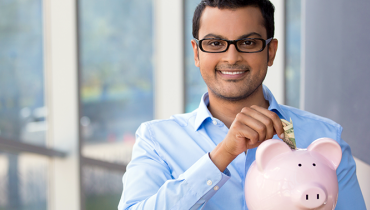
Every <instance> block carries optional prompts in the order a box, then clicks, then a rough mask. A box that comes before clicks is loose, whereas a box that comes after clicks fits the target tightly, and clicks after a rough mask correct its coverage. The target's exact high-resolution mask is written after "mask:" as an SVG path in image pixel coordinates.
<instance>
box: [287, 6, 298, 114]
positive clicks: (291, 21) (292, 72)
mask: <svg viewBox="0 0 370 210" xmlns="http://www.w3.org/2000/svg"><path fill="white" fill-rule="evenodd" d="M285 8H286V13H285V14H286V20H285V21H286V28H285V36H286V43H285V46H286V64H285V65H286V67H285V101H286V104H287V105H289V106H293V107H296V108H299V107H300V104H299V100H300V89H301V88H300V83H301V82H300V81H301V80H300V79H301V76H300V75H301V74H300V72H301V1H300V0H298V1H297V0H287V1H286V4H285Z"/></svg>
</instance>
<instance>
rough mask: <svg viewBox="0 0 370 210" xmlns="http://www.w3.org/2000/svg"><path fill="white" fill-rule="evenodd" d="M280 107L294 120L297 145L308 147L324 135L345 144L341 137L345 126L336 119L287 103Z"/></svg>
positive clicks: (342, 144)
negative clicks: (287, 104)
mask: <svg viewBox="0 0 370 210" xmlns="http://www.w3.org/2000/svg"><path fill="white" fill-rule="evenodd" d="M280 107H281V109H282V110H283V111H284V113H285V115H286V117H287V118H288V119H287V120H290V119H292V121H293V127H294V135H295V138H296V142H297V147H300V148H306V147H308V146H309V145H310V144H311V143H312V142H313V141H314V140H316V139H319V138H323V137H327V138H331V139H334V140H336V141H337V142H338V143H339V144H340V145H341V146H345V143H344V142H343V141H342V139H341V135H342V130H343V128H342V126H341V125H339V124H338V123H336V122H335V121H333V120H331V119H328V118H325V117H322V116H319V115H316V114H313V113H311V112H308V111H303V110H300V109H297V108H294V107H290V106H286V105H280Z"/></svg>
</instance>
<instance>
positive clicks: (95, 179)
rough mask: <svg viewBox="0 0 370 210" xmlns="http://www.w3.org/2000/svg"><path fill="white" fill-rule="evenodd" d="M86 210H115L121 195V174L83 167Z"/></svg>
mask: <svg viewBox="0 0 370 210" xmlns="http://www.w3.org/2000/svg"><path fill="white" fill-rule="evenodd" d="M82 173H83V177H82V182H83V187H84V195H85V206H86V210H101V209H104V210H110V209H112V210H115V209H117V206H118V203H119V200H120V198H121V193H122V184H120V183H122V176H123V173H118V172H113V171H107V170H104V169H100V168H91V167H87V166H85V167H83V171H82Z"/></svg>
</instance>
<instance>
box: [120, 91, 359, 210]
mask: <svg viewBox="0 0 370 210" xmlns="http://www.w3.org/2000/svg"><path fill="white" fill-rule="evenodd" d="M263 93H264V97H265V99H266V100H268V101H269V104H270V106H269V108H268V109H269V110H271V111H273V112H275V113H276V114H278V115H279V117H280V118H283V119H286V120H289V119H290V118H291V119H292V120H293V122H294V133H295V137H296V141H297V147H298V148H307V147H308V145H310V144H311V142H312V141H314V140H316V139H318V138H321V137H329V138H332V139H335V140H336V141H337V142H338V143H339V144H340V146H341V148H342V152H343V157H342V161H341V163H340V165H339V167H338V169H337V176H338V181H339V197H338V203H337V207H336V210H349V209H353V210H366V208H365V203H364V199H363V196H362V193H361V190H360V187H359V184H358V181H357V177H356V165H355V162H354V159H353V157H352V154H351V150H350V147H349V146H348V144H347V143H346V142H344V141H343V140H342V139H341V133H342V127H341V126H340V125H339V124H337V123H335V122H333V121H331V120H329V119H325V118H322V117H319V116H316V115H313V114H311V113H308V112H305V111H302V110H298V109H295V108H292V107H288V106H284V105H279V104H278V103H277V102H276V100H275V98H274V96H273V95H272V93H271V92H270V90H269V89H268V88H267V87H266V86H264V87H263ZM208 103H209V99H208V94H207V93H206V94H204V95H203V97H202V100H201V102H200V105H199V108H198V109H196V110H195V111H193V112H191V113H187V114H180V115H174V116H173V117H171V118H170V119H167V120H154V121H150V122H146V123H143V124H142V125H141V126H140V127H139V129H138V130H137V133H136V143H135V145H134V148H133V153H132V160H131V162H130V163H129V164H128V166H127V171H126V173H125V175H124V176H123V188H124V189H123V193H122V197H121V201H120V203H119V206H118V209H119V210H123V209H158V210H164V209H212V210H217V209H222V210H228V209H233V210H235V209H247V206H246V204H245V198H244V179H245V176H246V172H247V171H248V168H249V166H250V165H251V163H252V162H253V161H254V159H255V152H256V148H254V149H250V150H248V151H247V155H246V154H245V153H242V154H240V155H239V156H238V157H237V158H236V159H235V160H234V161H233V162H232V163H231V164H230V165H229V166H228V167H227V169H226V170H225V171H224V172H223V173H222V172H220V171H219V169H218V168H217V167H216V166H215V165H214V164H213V162H212V161H211V159H210V158H209V152H211V151H212V150H213V149H214V148H215V147H216V145H217V144H219V143H220V142H221V141H222V140H223V139H224V138H225V136H226V134H227V132H228V130H229V129H228V128H227V127H226V126H225V125H224V124H223V122H221V121H220V120H218V119H216V118H214V117H212V115H211V113H210V112H209V111H208V109H207V105H208ZM274 138H275V139H279V138H278V137H277V136H276V135H275V136H274Z"/></svg>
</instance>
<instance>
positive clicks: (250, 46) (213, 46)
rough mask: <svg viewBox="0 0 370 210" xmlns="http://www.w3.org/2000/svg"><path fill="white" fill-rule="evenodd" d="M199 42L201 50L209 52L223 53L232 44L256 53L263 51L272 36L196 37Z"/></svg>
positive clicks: (237, 48) (247, 51)
mask: <svg viewBox="0 0 370 210" xmlns="http://www.w3.org/2000/svg"><path fill="white" fill-rule="evenodd" d="M194 40H195V41H196V42H197V45H198V46H199V48H200V50H202V51H203V52H207V53H222V52H226V51H227V50H228V49H229V46H230V44H233V45H235V48H236V50H237V51H238V52H242V53H256V52H261V51H262V50H264V49H265V47H266V45H268V44H269V43H270V42H271V40H272V37H271V38H269V39H266V40H264V39H260V38H244V39H237V40H227V39H219V38H205V39H202V40H198V39H194Z"/></svg>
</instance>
